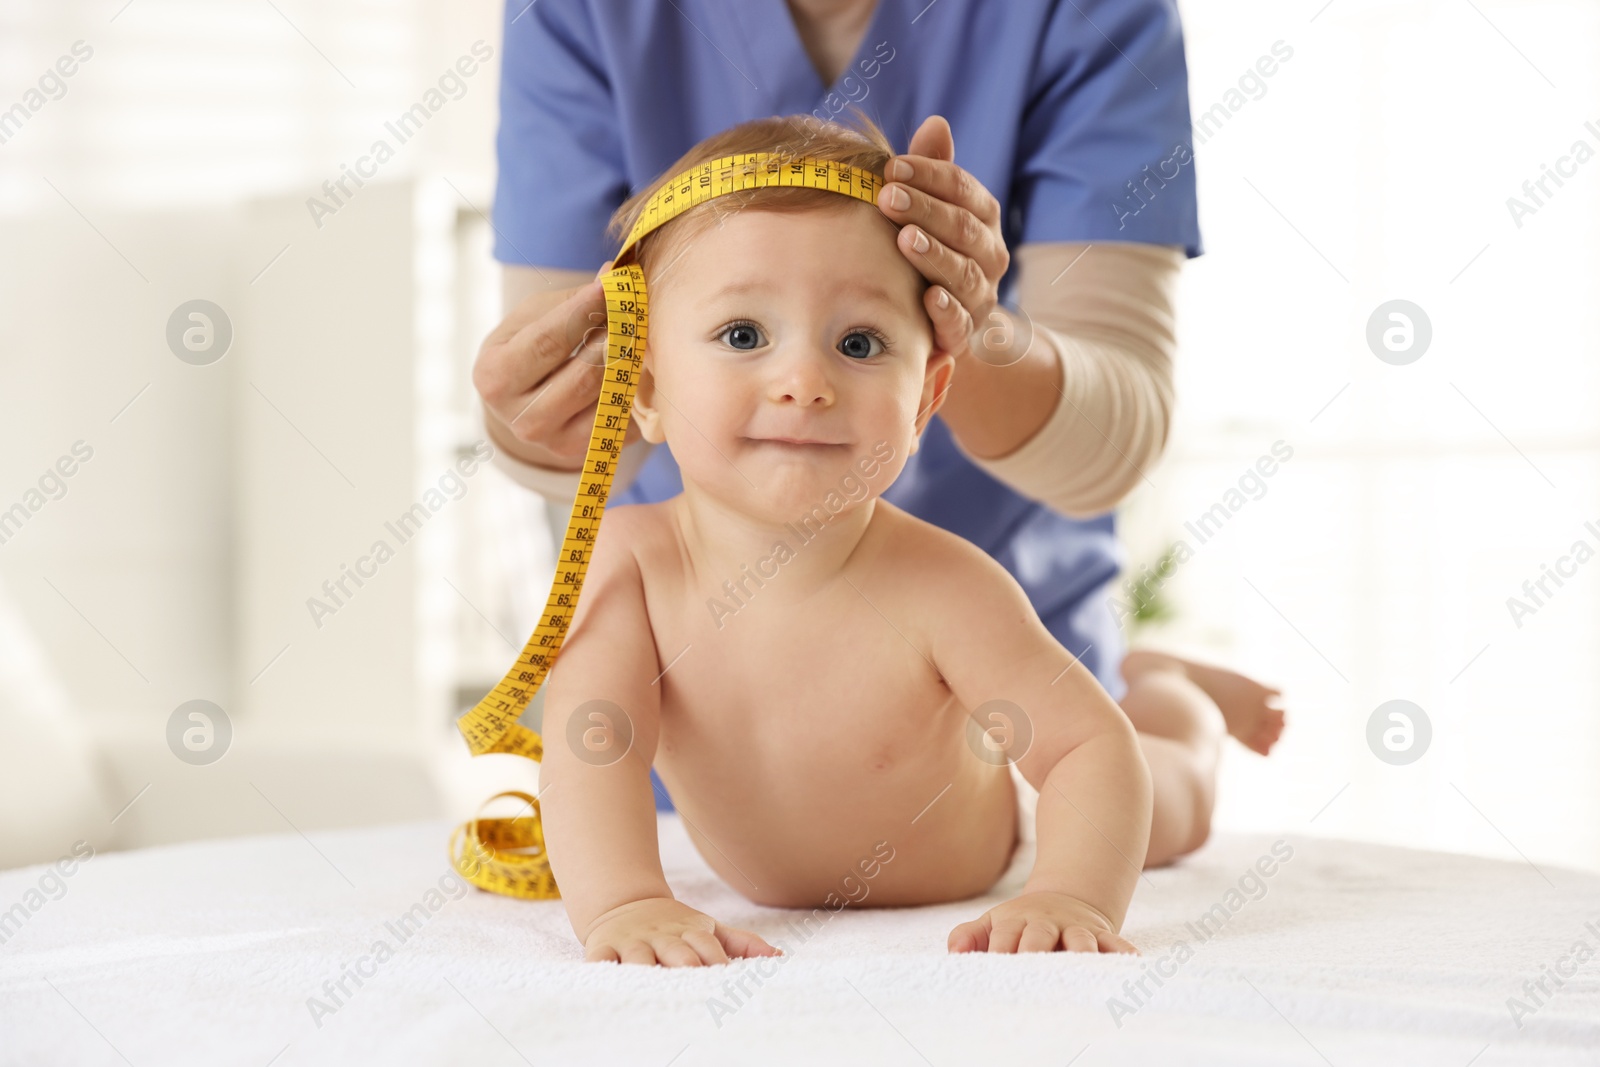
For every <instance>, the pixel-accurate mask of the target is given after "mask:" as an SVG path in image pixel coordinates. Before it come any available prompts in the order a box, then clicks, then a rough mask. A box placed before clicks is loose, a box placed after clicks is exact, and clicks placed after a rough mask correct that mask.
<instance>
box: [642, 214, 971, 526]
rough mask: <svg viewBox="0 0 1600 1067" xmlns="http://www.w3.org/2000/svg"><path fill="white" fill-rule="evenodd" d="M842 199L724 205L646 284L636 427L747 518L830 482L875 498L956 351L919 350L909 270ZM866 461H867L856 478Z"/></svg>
mask: <svg viewBox="0 0 1600 1067" xmlns="http://www.w3.org/2000/svg"><path fill="white" fill-rule="evenodd" d="M840 202H841V205H842V206H841V207H840V208H836V209H829V210H818V211H807V212H802V213H798V214H779V213H776V212H770V211H762V210H759V209H756V208H746V209H744V210H741V211H736V212H734V213H732V214H730V215H728V216H727V217H726V218H724V219H722V220H721V221H720V222H719V223H718V224H716V225H713V226H711V227H709V228H708V229H706V230H705V231H704V232H703V233H701V234H700V235H699V236H697V237H695V238H694V239H693V240H692V241H690V242H688V243H687V245H686V246H685V247H682V248H680V249H679V250H678V252H677V253H676V258H673V259H671V260H670V261H669V262H664V263H663V265H662V267H661V268H660V270H659V272H658V273H659V276H658V277H657V278H656V279H654V280H652V281H651V283H650V287H649V301H650V306H649V335H648V337H647V341H646V346H645V352H644V367H645V370H646V374H645V375H644V376H643V378H642V380H641V381H640V384H639V391H638V398H637V400H636V402H635V407H634V411H635V418H636V419H638V421H639V426H640V430H641V432H642V433H643V434H644V436H645V438H646V439H647V440H650V441H654V442H657V443H659V442H661V441H662V440H665V441H666V442H667V443H668V444H669V445H670V446H671V448H672V454H673V457H674V458H675V459H676V460H677V462H678V467H679V469H680V470H681V471H682V473H683V478H684V483H685V486H686V487H687V486H688V485H689V484H690V483H691V482H692V483H693V484H694V485H695V486H696V487H698V488H699V489H700V490H702V491H704V492H707V493H709V494H711V495H712V496H714V497H716V498H717V499H719V500H721V501H723V502H725V503H727V504H728V505H730V506H732V507H735V508H737V509H738V510H740V511H742V512H745V513H748V514H750V515H752V516H753V517H759V518H763V519H767V520H772V521H776V522H783V521H788V520H791V519H793V518H794V516H795V515H796V514H799V513H803V512H805V511H806V510H808V509H809V508H811V507H812V506H813V505H815V504H819V503H822V501H823V498H824V497H825V496H827V494H828V493H830V492H834V493H838V494H840V495H841V496H845V497H847V498H850V500H851V502H852V504H853V505H855V504H859V503H861V502H863V501H864V500H866V499H867V498H868V497H870V496H876V495H878V494H879V493H881V492H882V491H883V490H884V489H886V488H887V487H888V486H889V485H890V483H892V482H893V481H894V479H895V478H896V477H897V476H898V475H899V473H900V471H901V469H902V468H903V467H904V466H905V462H906V457H907V456H909V455H910V454H911V453H912V452H913V451H914V450H915V448H916V440H917V435H918V434H919V433H920V432H921V431H922V428H923V427H924V426H925V425H926V424H927V421H928V419H929V418H931V417H932V415H933V412H934V411H935V410H937V407H938V405H937V404H936V403H935V396H936V394H937V393H938V392H940V391H942V389H943V388H945V386H946V384H947V383H948V380H949V376H950V368H951V366H952V364H953V362H954V360H953V359H952V357H951V356H949V355H948V354H946V353H943V352H938V353H932V351H931V350H932V343H933V331H932V326H931V324H930V323H929V321H928V317H927V314H926V312H925V311H924V309H923V304H922V292H923V288H924V283H923V279H922V276H921V275H920V274H918V272H917V271H916V269H915V268H913V267H912V266H911V264H910V263H909V262H908V261H907V260H906V258H905V256H904V255H903V254H902V253H901V252H900V250H899V249H898V247H896V245H895V228H894V226H893V224H891V223H890V222H889V221H888V220H887V219H885V218H883V216H882V214H881V212H879V211H878V210H877V208H875V207H873V206H872V205H870V204H866V203H862V202H859V201H847V200H844V199H843V198H842V197H841V198H840ZM891 450H892V451H891ZM869 456H870V457H872V458H873V462H874V463H875V464H877V465H878V469H877V471H876V472H875V473H874V474H873V476H872V477H871V478H870V479H865V478H862V477H861V467H860V466H859V464H860V462H861V461H862V460H863V459H864V458H866V457H869ZM884 456H891V458H889V459H887V460H884V459H883V457H884ZM863 483H865V489H864V490H863Z"/></svg>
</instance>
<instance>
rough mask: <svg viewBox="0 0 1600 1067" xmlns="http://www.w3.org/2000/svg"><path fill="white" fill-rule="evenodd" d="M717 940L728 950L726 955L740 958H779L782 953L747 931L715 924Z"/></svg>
mask: <svg viewBox="0 0 1600 1067" xmlns="http://www.w3.org/2000/svg"><path fill="white" fill-rule="evenodd" d="M716 935H717V940H718V941H720V942H722V947H723V948H725V949H727V950H728V955H730V956H738V957H741V958H745V957H749V956H781V955H782V953H781V952H779V951H778V950H777V949H775V948H773V947H772V946H771V945H769V944H767V943H766V942H765V941H763V940H761V938H759V937H757V936H756V935H755V934H752V933H751V932H750V931H749V930H740V929H737V928H735V927H732V926H724V925H722V924H721V923H718V924H717V929H716Z"/></svg>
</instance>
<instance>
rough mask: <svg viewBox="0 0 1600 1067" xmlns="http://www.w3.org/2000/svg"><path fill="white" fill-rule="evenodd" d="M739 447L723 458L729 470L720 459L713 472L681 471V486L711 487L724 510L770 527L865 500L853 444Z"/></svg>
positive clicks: (834, 511) (747, 444)
mask: <svg viewBox="0 0 1600 1067" xmlns="http://www.w3.org/2000/svg"><path fill="white" fill-rule="evenodd" d="M740 446H741V447H740V448H738V449H737V450H736V451H733V452H730V453H729V455H728V458H729V459H730V460H732V461H733V465H734V466H733V467H729V466H728V464H726V463H722V462H721V461H720V460H719V461H718V463H719V468H718V469H714V470H705V471H689V470H683V471H682V473H683V475H684V479H683V480H684V486H685V487H686V488H687V487H689V486H690V485H691V484H694V485H695V486H696V487H697V488H704V489H712V487H715V488H714V489H712V491H713V492H715V495H716V496H717V497H719V498H720V499H722V500H723V501H724V502H725V503H726V504H727V505H728V506H729V507H732V508H735V509H737V510H738V511H739V512H740V513H741V514H745V515H748V516H750V517H751V518H752V519H757V520H759V521H763V522H770V523H773V524H775V525H781V524H783V523H785V522H794V521H797V520H798V519H799V518H800V517H802V516H804V515H807V514H810V513H812V511H813V510H814V509H816V508H822V509H825V510H826V511H828V512H829V513H831V514H835V515H836V514H839V513H842V512H843V511H844V510H846V509H848V508H851V507H855V506H858V505H860V504H861V503H864V502H865V499H866V496H867V493H868V489H867V486H866V485H865V483H864V480H863V479H862V478H861V477H860V475H859V473H858V472H857V471H856V468H855V465H854V464H855V461H856V459H857V456H856V452H855V450H854V448H853V447H852V446H845V445H835V446H828V447H816V446H794V445H781V444H775V443H755V442H745V441H741V442H740ZM680 464H681V461H680ZM735 468H737V473H735Z"/></svg>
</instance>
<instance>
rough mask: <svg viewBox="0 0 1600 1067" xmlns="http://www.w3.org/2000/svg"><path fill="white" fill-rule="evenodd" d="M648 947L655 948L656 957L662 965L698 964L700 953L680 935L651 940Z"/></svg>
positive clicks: (690, 965) (681, 965)
mask: <svg viewBox="0 0 1600 1067" xmlns="http://www.w3.org/2000/svg"><path fill="white" fill-rule="evenodd" d="M650 947H651V948H653V949H654V950H655V953H656V959H658V960H660V961H661V965H662V966H663V967H698V966H700V953H698V952H696V951H695V950H694V949H693V948H692V947H690V946H689V945H688V944H687V943H686V942H685V941H684V939H683V938H681V937H663V938H660V939H658V940H655V941H652V942H651V943H650Z"/></svg>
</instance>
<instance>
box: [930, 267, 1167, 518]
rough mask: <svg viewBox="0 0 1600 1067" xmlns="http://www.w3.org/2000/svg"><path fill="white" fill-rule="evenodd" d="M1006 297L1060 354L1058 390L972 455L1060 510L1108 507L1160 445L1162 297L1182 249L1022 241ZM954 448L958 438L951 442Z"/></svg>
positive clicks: (1163, 418)
mask: <svg viewBox="0 0 1600 1067" xmlns="http://www.w3.org/2000/svg"><path fill="white" fill-rule="evenodd" d="M1015 255H1016V259H1017V260H1018V278H1017V306H1018V307H1019V308H1021V309H1022V310H1024V311H1026V312H1027V314H1028V317H1029V318H1030V319H1031V320H1032V322H1033V325H1034V337H1035V340H1034V343H1035V344H1046V345H1049V346H1050V347H1051V348H1052V349H1053V350H1054V351H1055V353H1056V355H1057V357H1058V358H1059V359H1060V360H1061V363H1062V396H1061V399H1060V401H1058V402H1057V404H1056V407H1055V410H1054V411H1053V412H1052V414H1051V415H1050V417H1049V418H1048V419H1047V420H1046V421H1045V424H1044V425H1043V426H1042V427H1040V429H1039V431H1038V432H1037V433H1035V434H1034V435H1033V436H1032V437H1030V438H1029V439H1028V440H1027V441H1025V442H1023V443H1022V444H1021V445H1020V446H1018V447H1017V448H1016V449H1015V450H1013V451H1011V452H1008V453H1006V454H1005V455H1003V456H997V457H991V458H988V459H983V458H979V457H977V456H974V455H972V454H971V453H970V452H966V450H965V449H962V451H963V452H964V453H965V454H966V455H967V457H968V458H969V459H971V460H972V462H973V463H975V464H977V465H978V466H979V467H980V468H982V469H983V470H985V471H987V472H988V473H989V474H991V475H992V476H994V477H995V478H997V479H999V480H1000V481H1002V482H1005V483H1006V484H1007V485H1009V486H1011V487H1012V488H1013V489H1015V490H1016V491H1017V492H1019V493H1021V494H1023V495H1024V496H1026V497H1029V498H1031V499H1033V500H1037V501H1039V502H1041V503H1043V504H1045V505H1047V506H1049V507H1051V508H1054V509H1055V510H1056V511H1059V512H1061V513H1062V514H1064V515H1068V516H1070V517H1073V518H1087V517H1089V516H1092V515H1098V514H1101V513H1103V512H1106V511H1109V510H1111V509H1112V508H1113V507H1115V506H1116V505H1117V503H1118V502H1119V501H1121V500H1122V498H1123V497H1125V496H1126V495H1127V494H1128V493H1129V492H1130V491H1132V489H1133V488H1134V486H1136V485H1137V484H1138V483H1139V481H1140V480H1141V479H1142V478H1143V477H1144V472H1145V470H1147V469H1148V468H1149V467H1150V466H1151V465H1152V464H1153V463H1154V462H1155V461H1156V460H1157V459H1159V458H1160V456H1161V452H1162V450H1163V449H1164V448H1165V447H1166V443H1167V431H1168V428H1169V426H1170V424H1171V419H1172V407H1173V385H1172V366H1173V357H1174V355H1175V354H1176V351H1177V338H1176V335H1175V327H1174V315H1173V299H1174V292H1175V290H1176V287H1177V278H1178V271H1179V269H1180V268H1181V267H1182V266H1183V263H1184V260H1185V259H1186V258H1187V257H1186V256H1185V255H1184V250H1183V249H1181V248H1178V247H1175V246H1169V245H1150V244H1133V243H1126V242H1120V243H1119V242H1105V243H1095V244H1082V243H1071V242H1048V243H1035V244H1025V245H1022V246H1021V247H1020V248H1019V249H1018V250H1017V251H1016V253H1015ZM957 447H960V445H959V442H958V444H957Z"/></svg>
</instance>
